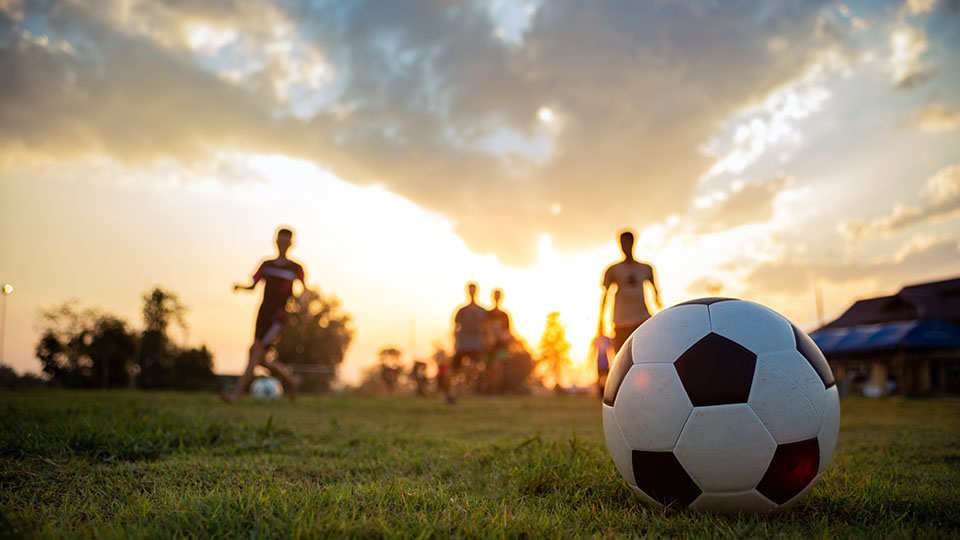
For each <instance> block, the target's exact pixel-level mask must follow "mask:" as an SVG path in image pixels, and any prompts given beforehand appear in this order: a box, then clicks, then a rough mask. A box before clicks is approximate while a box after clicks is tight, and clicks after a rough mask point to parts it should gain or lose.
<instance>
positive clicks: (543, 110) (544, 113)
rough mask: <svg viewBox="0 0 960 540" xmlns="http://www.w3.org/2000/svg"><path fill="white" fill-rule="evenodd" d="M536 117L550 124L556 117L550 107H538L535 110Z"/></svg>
mask: <svg viewBox="0 0 960 540" xmlns="http://www.w3.org/2000/svg"><path fill="white" fill-rule="evenodd" d="M537 118H539V119H540V121H541V122H543V123H545V124H550V123H552V122H553V121H554V120H555V119H556V116H554V114H553V110H552V109H550V107H540V110H538V111H537Z"/></svg>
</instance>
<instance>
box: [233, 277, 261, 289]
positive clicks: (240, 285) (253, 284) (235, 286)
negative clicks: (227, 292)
mask: <svg viewBox="0 0 960 540" xmlns="http://www.w3.org/2000/svg"><path fill="white" fill-rule="evenodd" d="M258 281H260V280H259V279H254V280H252V281H251V282H250V284H249V285H244V284H243V283H240V282H237V283H234V284H233V292H237V291H252V290H254V289H255V288H257V282H258Z"/></svg>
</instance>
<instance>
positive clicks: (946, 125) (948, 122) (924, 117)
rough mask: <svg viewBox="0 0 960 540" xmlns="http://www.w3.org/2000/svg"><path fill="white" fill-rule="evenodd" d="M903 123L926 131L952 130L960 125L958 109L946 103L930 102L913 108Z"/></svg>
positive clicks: (940, 131)
mask: <svg viewBox="0 0 960 540" xmlns="http://www.w3.org/2000/svg"><path fill="white" fill-rule="evenodd" d="M905 123H906V125H908V126H910V127H913V128H916V129H919V130H920V131H925V132H927V133H942V132H945V131H953V130H954V129H957V126H960V111H957V110H956V109H953V108H950V107H947V106H946V105H940V104H936V103H931V104H929V105H924V106H922V107H920V108H918V109H916V110H914V111H913V112H912V113H911V114H910V116H909V117H908V118H907V120H906V122H905Z"/></svg>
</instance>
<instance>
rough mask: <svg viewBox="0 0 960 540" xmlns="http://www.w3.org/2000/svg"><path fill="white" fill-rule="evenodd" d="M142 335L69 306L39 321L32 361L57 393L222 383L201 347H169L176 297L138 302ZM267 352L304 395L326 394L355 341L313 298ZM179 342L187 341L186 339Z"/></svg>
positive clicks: (182, 322)
mask: <svg viewBox="0 0 960 540" xmlns="http://www.w3.org/2000/svg"><path fill="white" fill-rule="evenodd" d="M142 300H143V308H142V315H143V327H142V329H141V330H140V331H137V330H134V329H132V328H131V326H130V324H129V323H128V322H127V321H125V320H123V319H122V318H120V317H118V316H116V315H113V314H111V313H106V312H103V311H100V310H98V309H95V308H81V307H80V306H79V305H78V304H77V302H75V301H68V302H64V303H63V304H60V305H58V306H54V307H51V308H49V309H44V310H41V311H40V313H39V315H38V323H37V326H38V330H39V331H40V340H39V342H38V343H37V345H36V349H35V351H36V356H37V359H38V360H39V361H40V364H41V369H42V372H43V375H44V378H46V379H47V381H48V384H50V385H53V386H57V387H63V388H87V389H94V388H100V389H116V388H131V389H132V388H138V389H145V390H167V389H172V390H213V389H216V388H218V387H219V386H221V382H220V380H219V379H218V377H217V375H216V374H215V373H214V371H213V354H212V353H211V352H210V350H209V349H208V348H207V346H206V345H200V346H199V347H191V346H187V345H183V344H180V343H178V342H177V340H176V339H174V336H173V333H174V330H175V329H179V330H180V332H181V334H182V335H183V336H186V334H187V331H188V326H187V323H186V313H187V307H186V306H185V305H184V304H183V303H182V302H181V300H180V298H179V296H178V295H177V294H176V293H174V292H172V291H169V290H165V289H163V288H162V287H159V286H158V287H154V288H153V289H152V290H151V291H149V292H147V293H146V294H144V295H143V297H142ZM290 310H291V311H292V313H291V316H290V317H289V318H288V321H289V324H286V325H284V328H283V331H282V332H281V333H280V336H279V337H278V339H277V341H276V343H275V346H274V348H273V349H272V350H271V353H270V354H272V355H275V356H276V357H277V359H279V360H280V361H282V362H284V363H286V364H290V365H294V366H295V367H298V368H300V369H302V370H303V371H304V372H305V373H304V387H303V389H304V390H306V391H324V390H327V389H329V387H330V385H331V384H332V383H333V381H334V380H336V377H337V367H338V366H339V364H340V363H341V362H342V361H343V357H344V354H345V352H346V349H347V347H348V346H349V344H350V341H351V339H352V337H353V330H352V329H351V328H350V316H349V315H347V314H345V313H343V312H342V311H341V310H340V304H339V302H338V300H337V299H336V298H333V297H330V298H324V297H323V296H321V295H316V296H315V297H314V298H312V299H311V301H310V302H309V303H308V304H307V305H306V306H303V307H301V306H300V305H298V304H296V303H294V302H292V303H291V305H290ZM183 341H186V339H184V340H183Z"/></svg>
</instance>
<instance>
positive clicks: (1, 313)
mask: <svg viewBox="0 0 960 540" xmlns="http://www.w3.org/2000/svg"><path fill="white" fill-rule="evenodd" d="M12 292H13V285H11V284H9V283H4V284H3V290H2V294H0V367H3V335H4V333H5V331H6V329H7V295H8V294H10V293H12Z"/></svg>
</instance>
